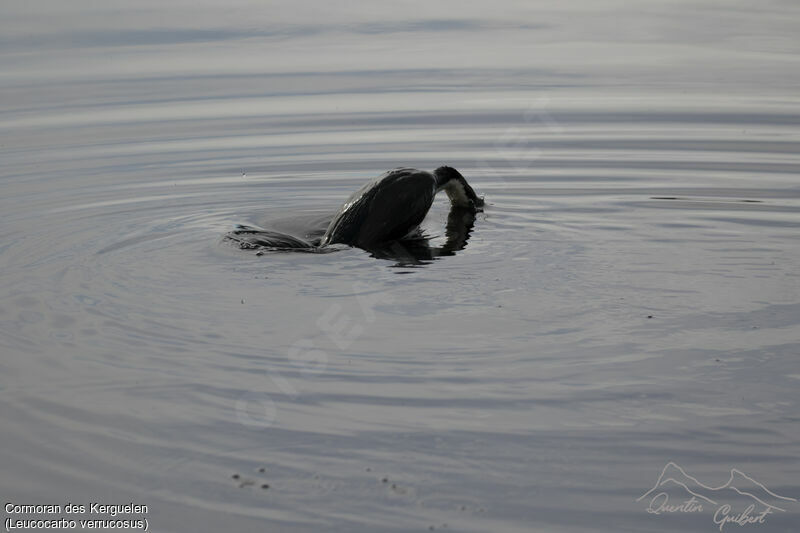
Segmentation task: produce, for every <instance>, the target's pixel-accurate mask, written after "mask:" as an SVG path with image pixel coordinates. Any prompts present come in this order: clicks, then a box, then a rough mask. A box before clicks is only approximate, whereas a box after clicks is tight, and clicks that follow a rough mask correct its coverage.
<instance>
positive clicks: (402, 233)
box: [320, 167, 483, 248]
mask: <svg viewBox="0 0 800 533" xmlns="http://www.w3.org/2000/svg"><path fill="white" fill-rule="evenodd" d="M441 190H444V191H445V192H446V193H447V195H448V196H449V198H450V201H451V203H452V204H453V206H454V207H462V208H467V209H471V210H473V211H477V210H480V209H481V208H482V207H483V200H482V199H481V198H479V197H478V196H477V195H476V194H475V191H474V190H473V189H472V187H470V185H469V184H468V183H467V181H466V180H465V179H464V177H463V176H462V175H461V174H460V173H459V172H458V171H457V170H456V169H454V168H451V167H439V168H437V169H436V170H435V171H434V172H433V173H430V172H426V171H424V170H416V169H413V168H397V169H394V170H390V171H389V172H386V173H385V174H383V175H382V176H380V177H379V178H378V179H376V180H374V181H371V182H369V183H367V184H366V185H364V186H363V187H362V188H361V189H359V190H358V191H356V192H355V193H353V195H352V196H350V198H349V199H348V200H347V201H346V202H345V203H344V205H343V206H342V207H341V208H340V209H339V211H338V213H337V214H336V216H335V217H334V218H333V220H332V221H331V223H330V225H329V226H328V229H327V231H326V232H325V235H324V236H323V237H322V242H321V243H320V244H321V245H322V246H324V245H327V244H336V243H342V244H349V245H351V246H358V247H359V248H369V247H370V246H374V245H376V244H380V243H385V242H391V241H396V240H401V239H403V238H404V237H408V236H409V235H411V234H412V233H413V232H414V231H415V230H416V229H417V228H418V227H419V225H420V223H422V220H423V219H424V218H425V215H427V214H428V210H429V209H430V208H431V205H433V199H434V198H435V196H436V193H437V192H439V191H441Z"/></svg>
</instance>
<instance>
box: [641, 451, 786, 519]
mask: <svg viewBox="0 0 800 533" xmlns="http://www.w3.org/2000/svg"><path fill="white" fill-rule="evenodd" d="M676 490H677V491H678V492H682V493H684V494H685V495H687V496H688V499H685V500H683V501H682V502H681V503H679V504H675V503H670V500H669V498H670V495H671V494H672V495H673V496H674V493H675V491H676ZM645 498H650V500H649V505H648V506H647V508H646V511H647V512H648V513H651V514H657V515H658V514H665V513H701V512H703V511H704V510H705V508H707V507H712V508H713V507H716V512H715V513H714V523H715V524H717V525H718V526H719V530H720V531H722V529H723V527H724V526H725V525H726V524H730V523H733V524H737V525H739V526H744V525H748V524H757V523H761V524H763V523H764V522H765V520H766V518H767V516H769V515H770V514H773V513H774V512H780V513H785V512H788V510H789V508H790V507H791V506H792V504H796V503H798V500H797V499H796V498H791V497H788V496H782V495H780V494H777V493H776V492H773V491H771V490H770V489H768V488H767V487H766V486H765V485H764V484H763V483H760V482H759V481H757V480H756V479H754V478H753V477H751V476H749V475H747V474H745V473H744V472H742V471H741V470H739V469H737V468H731V470H730V476H729V477H728V480H727V481H726V482H725V483H723V484H722V485H719V486H712V485H707V484H705V483H702V482H701V481H700V480H698V479H697V478H696V477H694V476H691V475H689V474H688V473H687V472H686V470H684V469H683V468H682V467H681V466H680V465H678V464H677V463H675V462H674V461H670V462H668V463H667V464H666V465H664V468H662V469H661V474H660V475H659V476H658V480H657V481H656V483H655V485H653V488H651V489H650V490H648V491H647V492H645V493H644V494H642V495H641V496H639V497H638V498H636V501H637V502H640V501H642V500H644V499H645ZM742 499H744V504H743V505H742V507H743V508H742V509H741V510H734V509H733V506H732V505H731V504H730V503H725V502H726V501H730V500H734V501H741V500H742ZM704 506H705V507H704Z"/></svg>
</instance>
